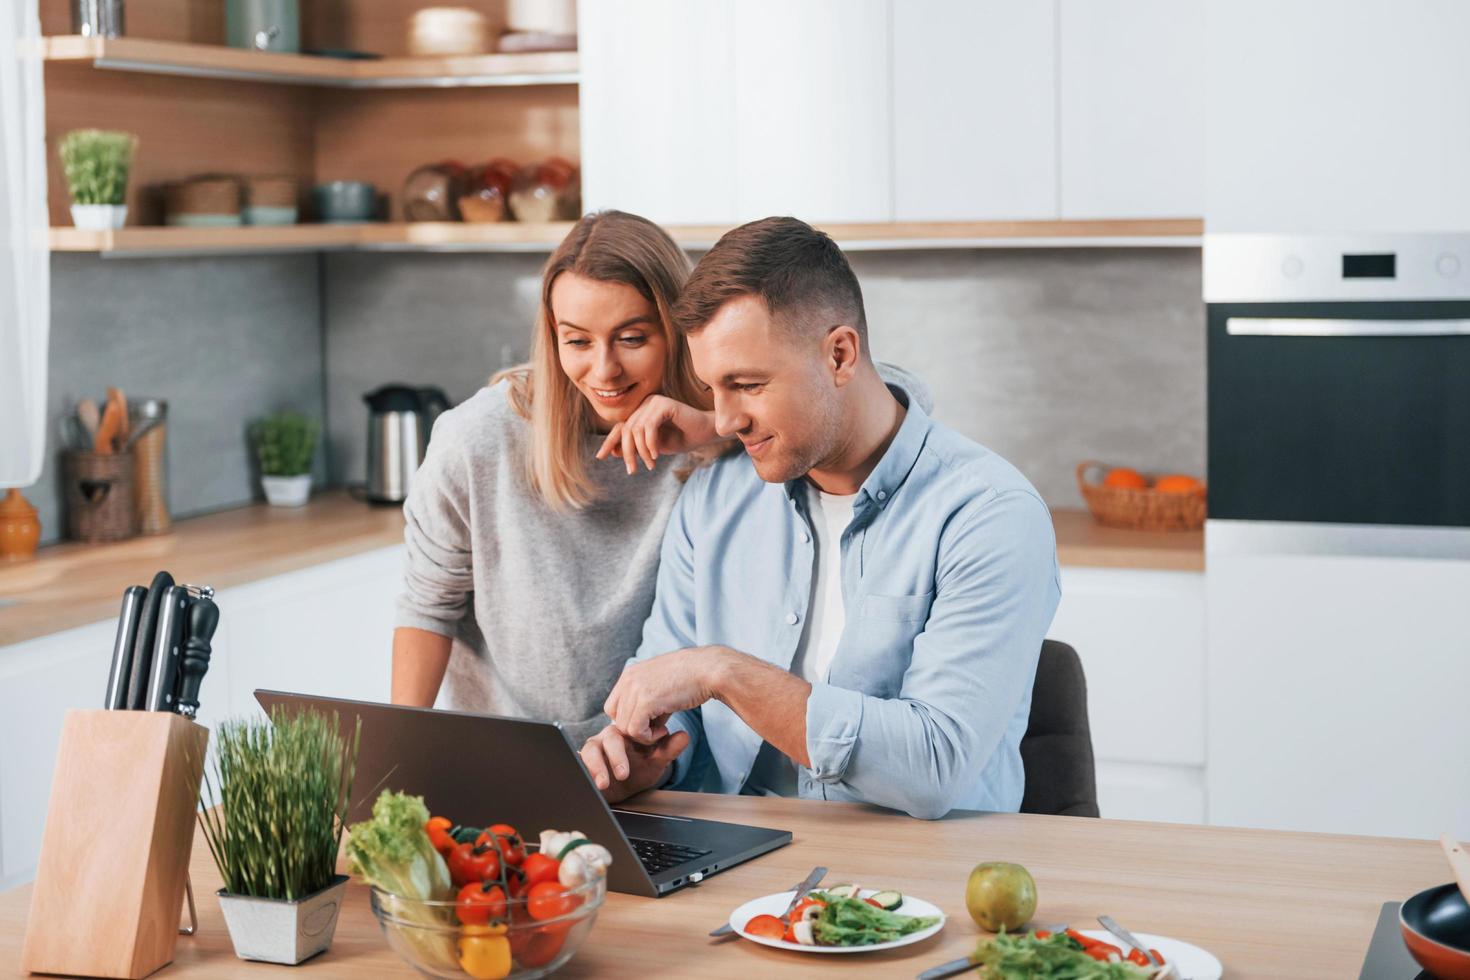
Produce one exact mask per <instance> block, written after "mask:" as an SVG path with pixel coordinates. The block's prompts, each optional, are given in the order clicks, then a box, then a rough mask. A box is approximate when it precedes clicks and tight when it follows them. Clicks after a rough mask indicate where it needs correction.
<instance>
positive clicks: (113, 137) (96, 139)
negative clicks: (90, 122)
mask: <svg viewBox="0 0 1470 980" xmlns="http://www.w3.org/2000/svg"><path fill="white" fill-rule="evenodd" d="M137 146H138V138H137V137H136V136H134V135H133V134H132V133H117V132H108V131H106V130H101V129H74V130H72V131H71V132H69V133H67V134H66V135H65V136H63V137H62V138H61V146H60V147H59V150H58V152H59V154H60V156H61V168H62V171H63V172H64V173H65V174H66V186H67V187H68V188H69V189H70V190H71V200H72V203H73V204H121V203H123V198H124V196H125V195H126V193H127V190H128V171H129V170H130V169H131V168H132V164H133V151H134V150H135V149H137Z"/></svg>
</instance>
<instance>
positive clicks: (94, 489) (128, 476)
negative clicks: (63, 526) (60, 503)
mask: <svg viewBox="0 0 1470 980" xmlns="http://www.w3.org/2000/svg"><path fill="white" fill-rule="evenodd" d="M65 464H66V520H67V530H68V531H69V533H70V536H71V537H72V538H73V539H75V540H77V541H93V542H95V541H121V540H123V539H124V538H131V537H132V536H133V535H134V534H136V533H137V515H136V514H135V513H134V511H133V454H132V453H131V452H125V453H84V452H76V451H71V452H68V453H66V454H65Z"/></svg>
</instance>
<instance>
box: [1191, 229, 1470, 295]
mask: <svg viewBox="0 0 1470 980" xmlns="http://www.w3.org/2000/svg"><path fill="white" fill-rule="evenodd" d="M1467 268H1470V234H1466V235H1449V234H1424V235H1402V234H1397V235H1300V236H1296V235H1247V234H1213V235H1206V236H1205V244H1204V287H1205V302H1207V303H1270V302H1278V301H1280V302H1310V301H1326V302H1330V301H1352V300H1366V301H1392V300H1463V299H1470V273H1467V272H1466V271H1465V270H1466V269H1467Z"/></svg>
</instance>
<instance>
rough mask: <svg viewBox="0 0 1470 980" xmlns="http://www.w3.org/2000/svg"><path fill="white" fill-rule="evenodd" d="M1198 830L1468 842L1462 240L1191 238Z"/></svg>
mask: <svg viewBox="0 0 1470 980" xmlns="http://www.w3.org/2000/svg"><path fill="white" fill-rule="evenodd" d="M1204 252H1205V300H1206V310H1207V319H1208V329H1209V341H1208V359H1209V360H1208V383H1209V392H1208V397H1207V401H1208V406H1209V408H1208V412H1209V434H1208V439H1209V472H1208V479H1209V500H1208V506H1209V519H1208V520H1207V521H1206V523H1205V587H1206V618H1207V627H1206V638H1207V656H1206V670H1205V678H1206V682H1205V689H1206V698H1207V702H1206V711H1205V716H1206V758H1207V759H1208V764H1207V767H1206V799H1207V807H1208V814H1209V819H1210V821H1211V822H1212V823H1220V824H1230V825H1240V826H1254V827H1273V828H1279V829H1290V830H1320V831H1333V832H1339V833H1351V834H1363V833H1366V834H1393V835H1398V836H1406V837H1432V836H1436V835H1438V834H1439V833H1440V831H1439V830H1437V829H1436V828H1438V827H1453V828H1455V830H1456V832H1458V833H1459V834H1460V835H1461V836H1466V835H1470V768H1467V767H1465V766H1464V765H1463V764H1460V765H1452V766H1448V767H1440V768H1439V769H1435V770H1434V771H1433V772H1432V773H1430V774H1429V775H1427V776H1426V774H1425V773H1426V770H1425V769H1424V767H1423V766H1419V765H1413V764H1405V760H1417V759H1431V758H1439V757H1441V755H1442V754H1443V753H1444V752H1446V751H1448V752H1449V753H1450V755H1456V753H1458V756H1457V758H1460V759H1463V756H1464V749H1465V747H1466V746H1470V711H1466V710H1465V694H1464V692H1465V691H1466V690H1470V235H1456V236H1446V235H1403V236H1387V237H1383V236H1374V237H1371V238H1342V237H1333V238H1284V237H1277V236H1256V235H1206V237H1205V250H1204Z"/></svg>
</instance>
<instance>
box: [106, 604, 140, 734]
mask: <svg viewBox="0 0 1470 980" xmlns="http://www.w3.org/2000/svg"><path fill="white" fill-rule="evenodd" d="M146 598H148V590H147V589H145V588H143V587H142V586H141V585H130V586H128V587H127V588H126V589H124V590H123V597H122V608H121V609H120V610H119V611H118V614H117V638H116V639H115V640H113V641H112V666H111V667H109V668H108V671H107V693H106V694H105V695H104V696H103V700H102V707H104V708H106V709H107V710H108V711H120V710H122V709H124V708H126V707H127V706H128V675H129V674H130V673H132V666H133V644H134V643H136V642H137V639H138V620H139V618H140V616H141V615H142V611H143V600H144V599H146Z"/></svg>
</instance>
